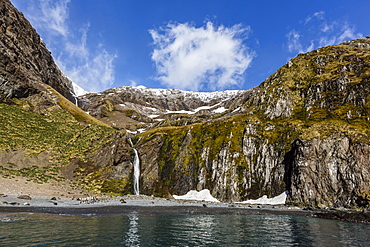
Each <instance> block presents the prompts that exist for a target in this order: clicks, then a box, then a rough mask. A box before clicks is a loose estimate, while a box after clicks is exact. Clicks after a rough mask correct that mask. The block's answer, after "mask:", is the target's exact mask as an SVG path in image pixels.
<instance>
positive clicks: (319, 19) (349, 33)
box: [286, 11, 363, 53]
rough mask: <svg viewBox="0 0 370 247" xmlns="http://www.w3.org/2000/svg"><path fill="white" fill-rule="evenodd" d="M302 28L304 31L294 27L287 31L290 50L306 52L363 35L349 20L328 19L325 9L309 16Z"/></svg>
mask: <svg viewBox="0 0 370 247" xmlns="http://www.w3.org/2000/svg"><path fill="white" fill-rule="evenodd" d="M300 30H302V31H300V32H299V31H297V30H296V29H292V30H291V31H289V32H288V33H287V35H286V37H287V39H288V41H287V49H288V51H289V52H292V53H295V52H298V53H304V52H308V51H311V50H313V49H316V48H319V47H323V46H328V45H335V44H339V43H342V42H343V41H346V40H352V39H357V38H361V37H363V35H362V34H361V33H356V30H355V27H354V26H352V25H351V24H350V23H348V22H347V21H342V20H339V21H327V20H326V18H325V12H324V11H320V12H316V13H314V14H313V15H311V16H308V17H307V18H306V19H305V22H304V25H303V26H301V27H300Z"/></svg>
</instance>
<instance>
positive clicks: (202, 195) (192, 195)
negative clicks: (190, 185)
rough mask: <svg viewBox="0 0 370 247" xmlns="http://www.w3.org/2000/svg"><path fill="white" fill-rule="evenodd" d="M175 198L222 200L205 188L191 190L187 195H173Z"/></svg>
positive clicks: (208, 200)
mask: <svg viewBox="0 0 370 247" xmlns="http://www.w3.org/2000/svg"><path fill="white" fill-rule="evenodd" d="M173 198H175V199H177V200H195V201H207V202H220V201H219V200H217V199H216V198H214V197H213V196H212V195H211V193H210V192H209V190H208V189H204V190H201V191H199V192H198V191H196V190H190V191H189V192H188V193H186V195H183V196H177V195H173Z"/></svg>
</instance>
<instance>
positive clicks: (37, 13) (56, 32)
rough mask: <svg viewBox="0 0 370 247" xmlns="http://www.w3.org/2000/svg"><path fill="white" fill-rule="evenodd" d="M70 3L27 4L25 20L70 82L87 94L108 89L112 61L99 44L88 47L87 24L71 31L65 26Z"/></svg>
mask: <svg viewBox="0 0 370 247" xmlns="http://www.w3.org/2000/svg"><path fill="white" fill-rule="evenodd" d="M69 3H70V0H33V1H27V4H28V6H27V12H26V13H24V14H25V16H26V17H27V19H29V20H30V22H31V23H32V25H33V26H34V27H35V28H36V29H37V31H38V32H39V33H40V35H41V36H42V38H43V39H44V40H45V43H46V44H47V46H48V48H49V49H50V50H51V52H52V54H53V57H54V59H55V62H56V63H57V64H58V66H59V67H60V68H61V70H62V71H63V73H64V74H66V75H67V76H68V77H69V78H70V79H71V80H72V81H73V82H74V83H76V84H78V85H79V86H81V87H82V88H84V89H85V90H87V91H89V92H99V91H102V90H105V89H108V88H110V87H111V86H112V85H113V83H114V80H115V76H114V59H115V58H116V57H117V56H116V55H115V54H111V53H109V52H108V51H106V50H105V49H104V45H103V44H98V45H95V46H94V45H92V44H89V40H88V31H89V27H90V24H89V23H86V24H85V25H83V26H82V27H80V28H77V29H76V28H73V27H72V26H71V25H69V23H68V18H69V11H68V4H69Z"/></svg>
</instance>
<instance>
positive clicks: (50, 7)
mask: <svg viewBox="0 0 370 247" xmlns="http://www.w3.org/2000/svg"><path fill="white" fill-rule="evenodd" d="M69 2H70V0H59V1H49V0H39V1H32V3H29V5H28V10H27V13H26V15H27V18H28V19H29V20H30V21H31V23H32V24H33V25H35V26H37V27H38V28H39V29H44V30H45V31H49V32H53V33H54V34H58V35H62V36H67V35H68V26H67V24H66V20H67V19H68V4H69Z"/></svg>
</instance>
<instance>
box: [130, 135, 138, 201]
mask: <svg viewBox="0 0 370 247" xmlns="http://www.w3.org/2000/svg"><path fill="white" fill-rule="evenodd" d="M128 140H129V142H130V145H131V147H132V149H133V150H134V153H135V158H134V175H133V178H132V182H133V184H134V195H137V196H138V195H140V188H139V178H140V159H139V154H138V152H137V150H136V148H134V144H133V143H132V140H131V138H129V139H128Z"/></svg>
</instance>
